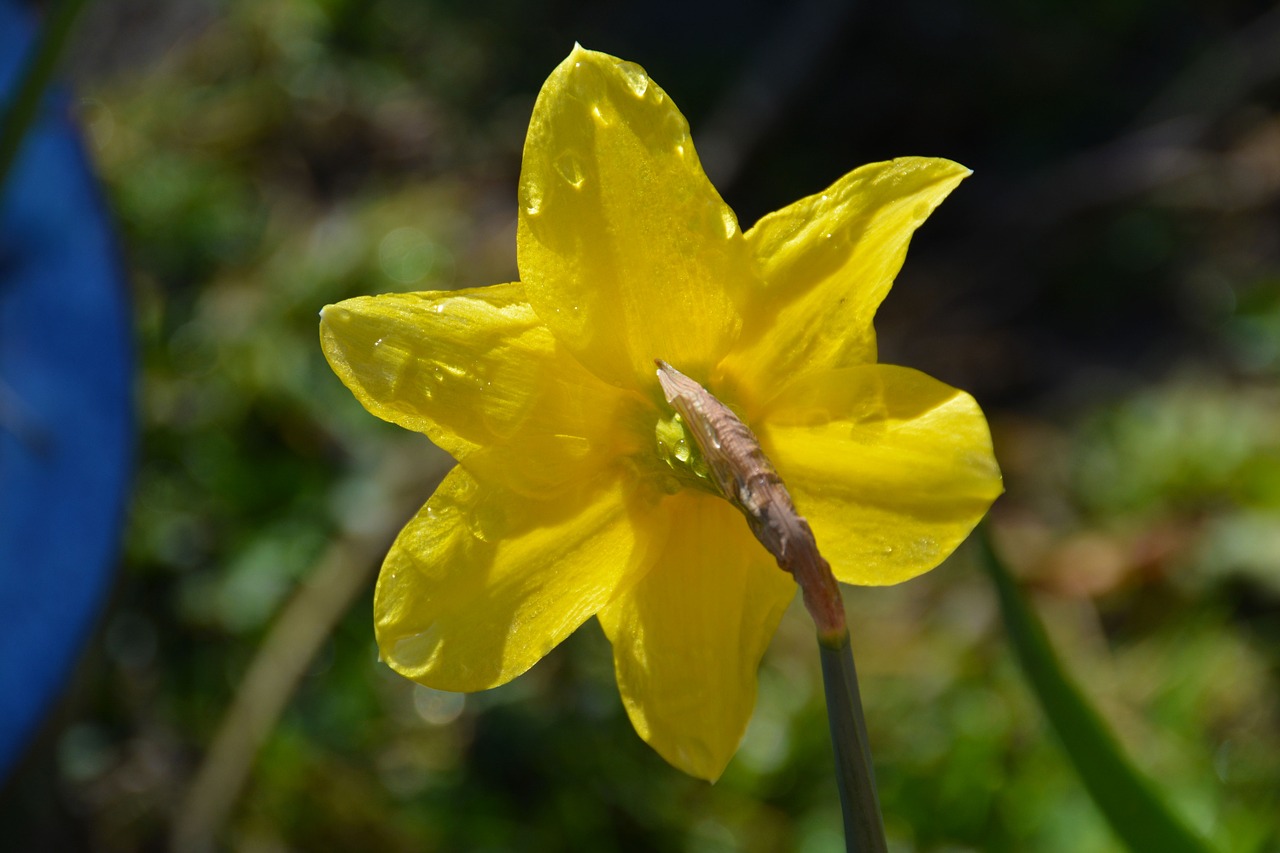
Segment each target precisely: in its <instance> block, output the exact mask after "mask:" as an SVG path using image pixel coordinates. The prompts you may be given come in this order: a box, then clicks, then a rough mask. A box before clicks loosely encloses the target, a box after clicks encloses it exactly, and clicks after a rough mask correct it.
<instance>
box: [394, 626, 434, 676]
mask: <svg viewBox="0 0 1280 853" xmlns="http://www.w3.org/2000/svg"><path fill="white" fill-rule="evenodd" d="M439 648H440V630H439V629H438V628H436V626H434V625H430V626H428V627H427V629H426V630H424V631H419V632H418V633H416V634H410V635H408V636H407V637H401V638H400V639H398V640H396V643H395V645H394V646H392V647H391V659H392V660H393V661H395V662H396V663H399V664H401V665H402V666H407V667H419V666H422V665H423V664H426V663H428V662H429V661H430V660H431V658H433V657H434V656H435V654H436V651H437V650H438V649H439Z"/></svg>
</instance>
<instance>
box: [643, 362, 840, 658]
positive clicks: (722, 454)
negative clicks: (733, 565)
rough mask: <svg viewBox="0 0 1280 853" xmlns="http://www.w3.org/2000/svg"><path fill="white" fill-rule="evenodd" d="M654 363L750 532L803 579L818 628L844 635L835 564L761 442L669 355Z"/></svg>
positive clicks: (798, 580) (826, 634)
mask: <svg viewBox="0 0 1280 853" xmlns="http://www.w3.org/2000/svg"><path fill="white" fill-rule="evenodd" d="M655 363H656V364H657V365H658V382H659V384H661V385H662V392H663V394H665V395H666V398H667V402H668V403H670V404H671V407H672V408H674V409H675V410H676V411H677V412H678V413H679V414H680V417H681V418H682V420H683V421H684V425H685V427H686V428H687V430H688V432H689V434H690V435H692V436H693V439H694V441H695V442H697V445H698V449H699V450H701V451H702V455H703V458H704V459H705V460H706V463H707V467H708V468H709V469H710V472H711V479H712V480H713V481H714V482H715V484H716V486H717V488H718V489H719V491H720V494H721V495H723V496H724V497H725V498H726V499H727V500H728V501H729V502H730V503H732V504H733V505H734V506H736V507H737V508H738V509H739V510H741V512H742V514H743V515H745V516H746V517H747V523H748V524H749V525H750V527H751V532H752V533H754V534H755V536H756V538H757V539H759V540H760V543H761V544H762V545H764V547H765V548H766V549H768V551H769V553H770V554H772V555H773V556H774V559H776V560H777V561H778V566H779V567H780V568H782V569H783V570H784V571H787V572H790V573H791V576H792V577H794V578H795V580H796V583H798V584H799V585H800V590H801V592H802V593H803V594H804V604H805V608H806V609H808V611H809V615H810V616H812V617H813V621H814V623H815V624H816V625H817V627H818V634H819V636H820V637H824V638H826V637H833V638H834V637H843V636H844V632H845V620H844V603H843V602H842V601H841V599H840V588H839V585H838V584H837V583H836V579H835V576H834V575H833V574H832V573H831V566H830V564H829V563H827V561H826V560H825V559H823V557H822V555H821V554H820V553H818V543H817V542H816V541H815V540H814V537H813V530H811V529H810V527H809V522H807V521H805V520H804V518H802V517H801V516H800V514H799V513H797V512H796V507H795V504H794V503H793V502H792V500H791V495H790V494H789V493H788V492H787V487H786V486H785V485H784V484H783V482H782V478H780V477H779V476H778V472H777V471H775V470H774V468H773V464H772V463H771V462H770V461H769V459H768V457H767V456H765V455H764V451H763V450H761V449H760V442H759V441H757V440H756V437H755V435H754V434H753V433H752V432H751V429H750V428H749V427H748V426H747V425H746V424H744V423H743V422H742V420H741V419H740V418H739V417H738V416H737V415H735V414H734V413H733V411H732V410H730V409H729V407H728V406H726V405H725V404H724V403H721V402H720V401H719V400H717V399H716V398H715V397H713V396H712V395H711V393H710V392H709V391H707V389H705V388H703V387H702V386H701V385H699V384H698V383H697V382H695V381H693V380H692V379H690V378H689V377H688V376H685V375H684V374H683V373H681V372H680V371H678V370H676V369H675V368H674V367H672V366H671V365H669V364H667V363H666V362H665V361H661V360H657V361H656V362H655Z"/></svg>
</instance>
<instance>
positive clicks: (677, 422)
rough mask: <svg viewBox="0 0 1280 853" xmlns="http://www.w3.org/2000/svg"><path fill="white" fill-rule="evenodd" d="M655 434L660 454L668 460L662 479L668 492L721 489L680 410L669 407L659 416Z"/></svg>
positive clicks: (715, 490)
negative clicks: (690, 489) (718, 487)
mask: <svg viewBox="0 0 1280 853" xmlns="http://www.w3.org/2000/svg"><path fill="white" fill-rule="evenodd" d="M653 438H654V442H655V444H656V446H657V451H658V458H659V459H660V460H662V462H663V463H665V468H664V469H663V470H662V472H661V482H660V487H661V488H662V490H663V491H664V492H666V493H668V494H675V493H676V492H678V491H680V490H681V489H683V488H694V489H702V490H703V491H706V492H710V493H712V494H717V495H718V494H719V493H720V492H719V490H718V489H717V488H716V484H715V483H714V482H713V481H712V479H711V469H710V467H708V465H707V460H706V458H705V457H704V456H703V455H702V451H701V450H700V449H698V443H697V441H696V440H695V439H694V437H693V435H692V433H690V432H689V430H688V427H687V426H686V425H685V422H684V418H683V417H682V416H681V415H680V413H679V412H676V411H670V410H669V411H668V413H667V414H665V415H664V416H662V417H659V418H658V421H657V423H656V424H654V428H653Z"/></svg>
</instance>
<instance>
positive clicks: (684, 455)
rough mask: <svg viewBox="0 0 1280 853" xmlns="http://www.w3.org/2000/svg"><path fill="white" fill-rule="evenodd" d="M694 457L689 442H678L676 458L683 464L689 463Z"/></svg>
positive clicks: (681, 440)
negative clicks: (690, 458) (691, 457)
mask: <svg viewBox="0 0 1280 853" xmlns="http://www.w3.org/2000/svg"><path fill="white" fill-rule="evenodd" d="M692 455H693V454H691V453H690V452H689V442H687V441H685V440H684V439H683V438H682V439H680V440H679V441H677V442H676V449H675V457H676V458H677V459H679V460H680V461H681V462H688V461H689V457H690V456H692Z"/></svg>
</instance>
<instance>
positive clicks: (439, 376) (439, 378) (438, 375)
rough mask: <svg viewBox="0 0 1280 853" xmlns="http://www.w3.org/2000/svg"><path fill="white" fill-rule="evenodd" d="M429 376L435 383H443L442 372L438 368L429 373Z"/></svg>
mask: <svg viewBox="0 0 1280 853" xmlns="http://www.w3.org/2000/svg"><path fill="white" fill-rule="evenodd" d="M431 375H432V376H434V377H435V378H436V381H437V382H443V381H444V371H443V370H441V369H440V368H438V367H437V368H435V369H434V370H432V371H431Z"/></svg>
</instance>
